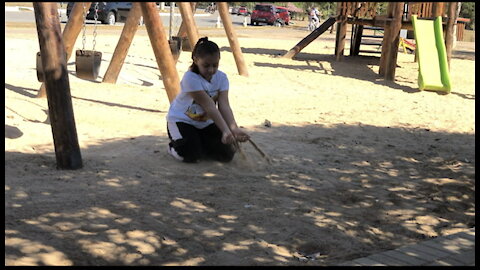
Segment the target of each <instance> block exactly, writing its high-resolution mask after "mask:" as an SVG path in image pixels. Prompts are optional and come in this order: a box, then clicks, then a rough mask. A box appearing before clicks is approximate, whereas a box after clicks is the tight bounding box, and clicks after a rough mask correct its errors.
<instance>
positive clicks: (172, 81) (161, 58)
mask: <svg viewBox="0 0 480 270" xmlns="http://www.w3.org/2000/svg"><path fill="white" fill-rule="evenodd" d="M140 5H141V7H142V13H143V18H144V21H145V26H146V28H147V33H148V37H149V38H150V43H151V44H152V49H153V53H154V54H155V58H156V60H157V65H158V69H159V70H160V73H161V74H162V80H163V85H164V86H165V91H166V92H167V96H168V100H169V101H170V103H171V102H172V101H173V100H174V99H175V97H176V96H177V94H178V93H180V79H179V78H178V72H177V68H176V67H175V60H174V59H173V55H172V51H170V45H169V44H168V40H167V36H166V34H165V28H164V27H163V24H162V20H161V19H160V15H159V14H158V10H157V8H156V5H155V3H154V2H141V3H140Z"/></svg>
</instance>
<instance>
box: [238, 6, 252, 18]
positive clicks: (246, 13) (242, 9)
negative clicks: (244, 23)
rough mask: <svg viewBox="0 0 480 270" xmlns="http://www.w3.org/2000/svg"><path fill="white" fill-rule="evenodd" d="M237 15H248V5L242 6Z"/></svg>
mask: <svg viewBox="0 0 480 270" xmlns="http://www.w3.org/2000/svg"><path fill="white" fill-rule="evenodd" d="M237 15H238V16H240V15H243V16H248V15H250V12H248V9H247V8H246V7H240V8H239V9H238V11H237Z"/></svg>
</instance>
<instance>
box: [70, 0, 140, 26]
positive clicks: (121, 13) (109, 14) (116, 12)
mask: <svg viewBox="0 0 480 270" xmlns="http://www.w3.org/2000/svg"><path fill="white" fill-rule="evenodd" d="M95 3H97V2H92V4H91V5H90V7H89V8H88V13H87V20H94V19H95V18H94V16H95ZM74 4H75V2H68V4H67V17H68V18H70V12H71V11H72V8H73V5H74ZM131 8H132V2H98V10H97V14H98V18H97V20H99V21H101V22H102V23H104V24H109V25H114V24H115V22H125V21H126V20H127V16H128V12H130V9H131ZM86 9H87V7H86Z"/></svg>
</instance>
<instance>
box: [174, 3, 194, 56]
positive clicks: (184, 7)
mask: <svg viewBox="0 0 480 270" xmlns="http://www.w3.org/2000/svg"><path fill="white" fill-rule="evenodd" d="M177 3H178V8H179V9H180V14H181V15H182V21H184V22H185V26H186V30H187V36H188V41H189V42H190V47H191V48H192V49H193V47H195V44H197V41H198V39H199V34H198V29H197V24H196V23H195V20H194V18H193V12H192V7H191V6H190V4H189V3H188V2H177Z"/></svg>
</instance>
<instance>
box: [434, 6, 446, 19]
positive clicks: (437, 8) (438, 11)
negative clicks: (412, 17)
mask: <svg viewBox="0 0 480 270" xmlns="http://www.w3.org/2000/svg"><path fill="white" fill-rule="evenodd" d="M444 8H445V2H433V8H432V15H433V17H434V18H436V17H438V16H443V10H444Z"/></svg>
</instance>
